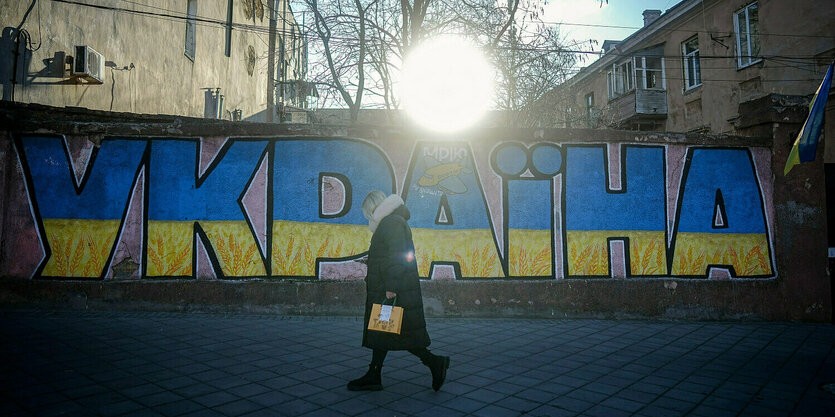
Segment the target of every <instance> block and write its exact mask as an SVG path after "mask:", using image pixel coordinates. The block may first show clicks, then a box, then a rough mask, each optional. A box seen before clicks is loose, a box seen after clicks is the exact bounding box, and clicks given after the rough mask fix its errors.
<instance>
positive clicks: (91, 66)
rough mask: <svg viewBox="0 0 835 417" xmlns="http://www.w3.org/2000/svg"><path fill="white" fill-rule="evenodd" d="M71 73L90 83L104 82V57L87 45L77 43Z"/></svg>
mask: <svg viewBox="0 0 835 417" xmlns="http://www.w3.org/2000/svg"><path fill="white" fill-rule="evenodd" d="M71 74H72V76H73V77H76V78H80V79H83V80H86V81H87V82H89V83H90V84H102V83H104V57H103V56H102V55H101V54H100V53H98V52H96V50H95V49H93V48H91V47H89V46H87V45H76V46H75V57H74V59H73V64H72V71H71Z"/></svg>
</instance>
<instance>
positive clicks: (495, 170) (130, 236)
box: [0, 107, 831, 320]
mask: <svg viewBox="0 0 835 417" xmlns="http://www.w3.org/2000/svg"><path fill="white" fill-rule="evenodd" d="M35 110H38V109H37V108H36V109H35ZM45 112H46V113H45V114H43V115H41V116H39V115H38V114H37V111H33V109H32V108H24V109H21V108H19V107H11V108H8V109H6V114H7V119H6V121H7V124H8V125H9V127H8V128H7V129H5V131H6V132H7V133H6V137H5V138H4V139H3V141H2V143H3V156H4V158H3V160H2V161H3V162H2V163H3V166H2V168H3V172H5V176H4V178H5V180H4V181H5V184H4V190H6V191H5V196H4V198H3V200H2V202H3V223H2V237H3V247H2V253H0V274H1V275H2V276H3V277H4V279H3V280H2V282H0V288H2V289H4V291H5V292H2V295H3V298H0V299H4V300H5V301H6V302H8V303H18V302H28V301H32V300H33V299H35V300H37V299H39V297H45V299H53V297H58V299H64V300H67V299H70V298H72V297H76V298H77V296H78V297H81V295H79V294H82V295H83V298H84V300H85V305H87V304H86V303H87V302H88V301H86V300H90V299H92V300H97V301H95V302H104V303H105V304H107V302H106V300H110V301H111V302H112V303H115V304H113V305H118V303H116V301H118V302H119V303H127V304H128V305H130V304H133V305H138V304H141V303H143V302H147V303H154V304H156V305H166V306H169V307H170V306H177V305H180V306H186V307H193V306H201V305H203V306H215V307H217V306H226V307H225V308H231V307H233V306H236V308H243V307H244V306H249V307H246V308H249V309H254V310H259V309H263V310H270V309H273V310H275V309H278V310H282V311H284V309H285V308H286V309H289V310H290V311H295V310H298V311H302V312H308V313H316V312H319V313H334V312H340V311H341V312H353V311H357V309H358V308H359V307H358V305H359V304H358V303H357V304H354V301H356V300H357V299H359V297H361V293H362V286H361V285H362V284H361V280H362V279H363V277H364V274H365V270H364V265H363V264H362V263H361V262H358V261H357V260H358V258H361V257H362V256H363V255H364V252H365V251H366V250H367V247H368V242H369V239H370V231H369V230H368V227H367V223H366V221H365V220H364V218H363V216H362V212H361V204H362V200H363V198H364V197H365V195H366V194H367V193H368V192H369V191H371V190H374V189H381V190H383V191H385V192H387V193H398V194H400V195H401V196H402V197H403V199H404V200H405V201H406V204H407V206H408V207H409V209H410V210H411V212H412V219H411V220H410V225H411V226H412V229H413V234H414V240H415V247H416V253H415V256H416V258H417V262H418V266H419V272H420V275H421V276H422V277H423V278H424V279H426V282H425V284H426V285H425V288H426V291H427V298H428V300H429V301H427V305H428V308H429V310H430V311H431V312H435V313H438V314H478V315H491V314H492V315H503V314H513V315H516V314H522V315H552V314H572V315H621V316H666V317H698V318H733V317H762V318H778V319H809V320H828V319H829V315H830V312H831V299H830V298H829V288H830V287H829V281H828V276H827V274H826V270H825V266H824V267H822V268H818V266H817V264H797V263H794V262H792V259H795V257H796V256H807V257H812V259H817V255H816V254H819V255H820V257H821V261H825V254H826V253H825V252H826V244H825V240H821V241H817V240H809V239H807V238H806V237H805V236H804V235H798V234H796V233H792V232H791V231H790V230H786V229H784V228H781V227H785V226H784V225H789V226H791V227H804V226H805V225H806V224H807V223H809V222H811V221H818V222H820V221H823V220H820V219H823V218H825V217H823V213H822V203H821V202H818V201H811V202H808V203H804V206H803V207H800V209H801V210H800V212H799V214H798V213H794V212H793V209H792V207H794V206H793V205H792V204H796V203H792V202H791V201H796V200H791V201H790V200H788V198H787V196H788V194H791V193H793V192H794V191H792V190H791V189H786V188H779V187H783V184H782V182H783V179H782V178H779V179H778V180H775V167H782V164H784V162H785V159H784V158H785V155H784V153H785V152H784V150H783V148H784V147H786V143H788V141H789V138H788V135H783V136H780V137H779V138H778V139H779V140H780V141H781V143H779V144H775V143H772V140H771V139H768V138H739V137H731V136H722V137H713V136H695V135H693V136H688V135H682V134H648V135H636V134H634V133H630V132H617V131H600V130H558V129H554V130H522V129H516V130H509V129H481V130H476V131H470V132H467V133H464V134H461V135H458V136H449V137H439V136H437V135H435V136H433V135H430V134H428V133H426V132H408V131H403V130H384V129H373V128H363V130H349V129H345V128H339V129H328V128H327V127H317V128H316V129H317V130H316V131H312V130H310V129H311V128H310V127H300V126H289V127H288V126H280V127H279V126H269V125H259V124H254V125H250V124H244V125H241V124H232V123H223V122H213V123H214V124H206V123H201V122H200V121H196V120H188V119H182V118H172V119H164V118H156V119H134V120H131V121H124V120H122V121H119V120H118V119H119V117H118V115H117V116H114V115H111V114H107V113H101V114H89V113H84V114H77V113H76V114H69V115H66V116H65V117H61V118H59V119H58V120H62V121H61V122H56V121H54V120H56V119H55V118H54V110H52V111H50V110H49V109H47V110H45ZM122 116H123V118H125V116H126V115H122ZM783 142H785V143H783ZM714 143H722V144H723V145H722V146H715V145H713V144H714ZM778 147H779V149H780V151H779V152H777V151H775V149H778ZM786 149H787V148H786ZM775 155H776V157H775ZM800 169H801V174H800V175H803V170H814V172H817V171H821V172H822V167H821V166H820V165H813V166H811V167H807V166H803V167H800ZM793 174H794V172H793ZM778 176H779V177H782V176H781V175H778ZM812 183H817V180H813V181H812ZM777 188H779V189H780V190H782V191H781V192H782V194H775V189H777ZM779 210H787V212H786V213H785V214H784V215H785V216H788V218H792V216H797V215H801V216H805V217H804V218H803V219H800V220H799V221H797V222H792V221H788V220H786V223H781V220H780V218H779V215H780V213H779ZM795 223H797V224H795ZM782 233H791V242H786V241H781V240H780V236H781V234H782ZM798 244H799V245H798ZM787 248H788V249H787ZM801 253H803V255H801ZM159 279H164V280H166V281H165V283H160V281H159ZM45 280H46V281H45ZM56 280H58V281H56ZM172 280H173V281H172ZM299 280H301V281H299ZM288 286H290V288H289V289H288ZM797 289H802V291H800V292H798V293H794V291H795V290H797ZM174 290H176V292H174V293H171V292H170V291H174ZM52 291H55V293H53V292H52ZM253 291H254V292H258V293H259V294H260V295H257V296H255V295H252V292H253ZM294 291H295V293H296V294H297V296H295V297H294V296H290V298H285V297H287V296H288V294H293V293H294ZM230 292H231V293H230ZM39 294H40V295H39ZM62 294H63V295H62ZM72 294H75V295H72ZM230 294H231V295H230ZM247 294H250V295H247ZM62 297H64V298H62ZM67 297H69V298H67ZM166 297H171V298H166ZM41 300H42V301H43V298H41ZM779 300H782V301H779ZM180 301H182V304H180ZM778 301H779V302H778ZM236 302H237V304H236ZM309 303H313V304H312V305H311V304H309ZM323 304H324V305H327V306H326V307H321V309H318V307H315V306H322V305H323ZM288 306H289V307H288ZM270 311H272V310H270Z"/></svg>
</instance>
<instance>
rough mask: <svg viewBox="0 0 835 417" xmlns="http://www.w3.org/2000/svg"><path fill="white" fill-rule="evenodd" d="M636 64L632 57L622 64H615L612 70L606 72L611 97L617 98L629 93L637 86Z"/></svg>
mask: <svg viewBox="0 0 835 417" xmlns="http://www.w3.org/2000/svg"><path fill="white" fill-rule="evenodd" d="M633 66H634V64H633V63H632V59H631V58H630V59H629V60H628V61H624V62H621V63H620V64H613V65H612V70H611V71H609V72H607V73H606V86H607V87H608V91H609V98H615V97H617V96H620V95H622V94H624V93H628V92H630V91H632V90H633V89H634V88H635V78H634V77H635V74H634V73H635V71H634V70H633Z"/></svg>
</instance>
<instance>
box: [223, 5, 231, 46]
mask: <svg viewBox="0 0 835 417" xmlns="http://www.w3.org/2000/svg"><path fill="white" fill-rule="evenodd" d="M232 6H233V4H232V0H229V2H228V3H227V4H226V50H225V51H224V55H226V56H227V57H231V56H232Z"/></svg>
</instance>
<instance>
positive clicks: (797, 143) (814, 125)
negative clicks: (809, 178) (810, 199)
mask: <svg viewBox="0 0 835 417" xmlns="http://www.w3.org/2000/svg"><path fill="white" fill-rule="evenodd" d="M833 66H835V62H833V63H832V64H829V70H828V71H826V76H825V77H824V78H823V82H822V83H821V85H820V87H818V91H816V92H815V96H814V97H813V98H812V103H811V104H810V105H809V116H808V117H807V118H806V122H805V123H803V127H802V128H801V129H800V133H798V134H797V139H795V140H794V146H792V150H791V152H789V159H788V160H787V161H786V169H785V170H784V171H783V175H788V173H789V171H791V170H792V168H794V166H795V165H797V164H800V163H801V162H809V161H814V160H815V152H816V151H817V149H818V140H819V139H820V135H821V128H822V127H823V116H824V113H825V112H826V99H827V98H828V97H829V86H830V84H831V83H832V67H833ZM821 93H823V94H821Z"/></svg>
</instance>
